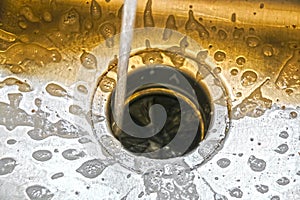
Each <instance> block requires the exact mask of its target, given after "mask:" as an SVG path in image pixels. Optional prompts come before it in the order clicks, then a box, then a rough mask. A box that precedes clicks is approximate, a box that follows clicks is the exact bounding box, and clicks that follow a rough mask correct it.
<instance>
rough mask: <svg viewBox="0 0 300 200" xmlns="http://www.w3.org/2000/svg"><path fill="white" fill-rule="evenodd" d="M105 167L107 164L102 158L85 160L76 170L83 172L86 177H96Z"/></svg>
mask: <svg viewBox="0 0 300 200" xmlns="http://www.w3.org/2000/svg"><path fill="white" fill-rule="evenodd" d="M105 168H106V165H105V164H104V163H103V162H102V161H101V160H100V159H93V160H89V161H86V162H84V163H83V164H82V165H81V166H80V167H79V168H78V169H76V172H78V173H80V174H82V175H83V176H84V177H86V178H96V177H97V176H99V175H100V174H101V173H102V172H103V170H104V169H105Z"/></svg>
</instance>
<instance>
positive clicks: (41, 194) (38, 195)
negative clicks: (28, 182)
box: [26, 185, 54, 200]
mask: <svg viewBox="0 0 300 200" xmlns="http://www.w3.org/2000/svg"><path fill="white" fill-rule="evenodd" d="M26 194H27V196H28V197H29V199H30V200H51V199H52V198H53V197H54V194H53V193H52V192H51V191H50V190H49V189H48V188H46V187H44V186H41V185H33V186H29V187H28V188H26Z"/></svg>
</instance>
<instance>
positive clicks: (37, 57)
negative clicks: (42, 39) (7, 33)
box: [2, 43, 61, 67]
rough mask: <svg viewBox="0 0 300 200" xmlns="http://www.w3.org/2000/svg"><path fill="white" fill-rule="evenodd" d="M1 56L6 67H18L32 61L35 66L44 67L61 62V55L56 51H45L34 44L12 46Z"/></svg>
mask: <svg viewBox="0 0 300 200" xmlns="http://www.w3.org/2000/svg"><path fill="white" fill-rule="evenodd" d="M2 55H3V56H4V57H5V64H8V65H20V64H25V63H28V61H33V62H34V63H35V64H37V65H39V66H41V67H44V66H45V65H47V64H48V63H51V62H56V63H58V62H60V61H61V54H60V53H59V52H58V51H57V50H55V49H47V48H44V47H42V46H40V45H38V44H34V43H33V44H30V43H24V44H23V43H17V44H14V45H12V46H10V47H9V48H8V49H7V50H6V51H5V52H3V53H2Z"/></svg>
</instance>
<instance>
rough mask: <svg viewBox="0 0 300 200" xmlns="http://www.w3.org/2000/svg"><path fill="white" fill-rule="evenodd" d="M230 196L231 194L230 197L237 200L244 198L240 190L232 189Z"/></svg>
mask: <svg viewBox="0 0 300 200" xmlns="http://www.w3.org/2000/svg"><path fill="white" fill-rule="evenodd" d="M229 194H230V196H232V197H235V198H242V197H243V191H242V190H240V189H239V188H232V189H230V190H229Z"/></svg>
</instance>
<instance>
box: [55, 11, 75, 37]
mask: <svg viewBox="0 0 300 200" xmlns="http://www.w3.org/2000/svg"><path fill="white" fill-rule="evenodd" d="M58 27H59V30H61V31H62V32H65V33H74V32H75V33H77V32H79V30H80V19H79V14H78V12H77V11H76V10H75V9H74V8H72V9H70V10H69V11H67V12H66V13H64V14H63V15H62V16H61V18H60V21H59V25H58Z"/></svg>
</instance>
